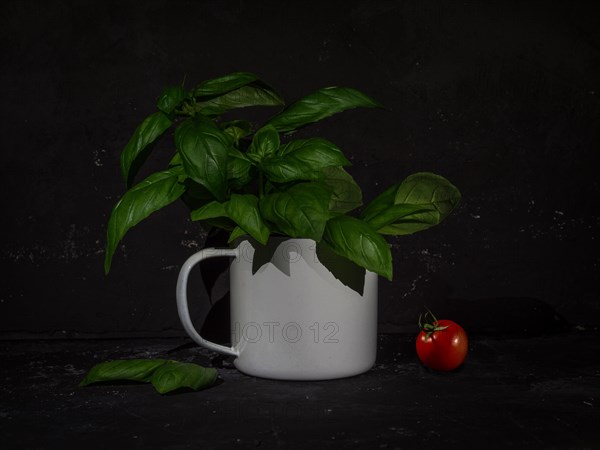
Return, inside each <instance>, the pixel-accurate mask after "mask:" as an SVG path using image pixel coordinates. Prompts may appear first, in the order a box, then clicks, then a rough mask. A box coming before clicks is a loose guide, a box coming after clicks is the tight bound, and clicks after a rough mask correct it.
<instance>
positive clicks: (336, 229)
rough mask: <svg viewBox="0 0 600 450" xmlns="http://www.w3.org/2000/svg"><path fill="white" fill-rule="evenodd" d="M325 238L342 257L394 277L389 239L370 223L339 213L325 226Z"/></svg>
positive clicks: (386, 276)
mask: <svg viewBox="0 0 600 450" xmlns="http://www.w3.org/2000/svg"><path fill="white" fill-rule="evenodd" d="M323 240H324V241H325V242H326V243H327V244H329V246H330V247H331V249H332V250H333V251H334V252H336V253H337V254H338V255H340V256H344V257H346V258H348V259H349V260H350V261H352V262H354V263H355V264H357V265H359V266H361V267H364V268H365V269H367V270H370V271H371V272H375V273H377V274H379V275H382V276H384V277H385V278H387V279H388V280H390V281H391V279H392V252H391V250H390V247H389V245H388V243H387V242H386V241H385V239H384V238H383V237H382V236H381V235H380V234H379V233H377V231H376V230H374V229H373V228H372V227H371V226H370V225H369V224H367V223H366V222H364V221H362V220H360V219H356V218H354V217H349V216H344V215H342V216H337V217H334V218H332V219H330V220H329V221H328V222H327V225H326V226H325V232H324V234H323Z"/></svg>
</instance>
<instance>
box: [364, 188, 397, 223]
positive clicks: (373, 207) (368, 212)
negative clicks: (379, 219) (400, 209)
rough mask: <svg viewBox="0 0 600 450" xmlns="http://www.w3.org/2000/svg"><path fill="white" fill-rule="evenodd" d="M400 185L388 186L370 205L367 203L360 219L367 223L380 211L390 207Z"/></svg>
mask: <svg viewBox="0 0 600 450" xmlns="http://www.w3.org/2000/svg"><path fill="white" fill-rule="evenodd" d="M400 184H401V183H397V184H394V185H393V186H390V187H389V188H388V189H386V190H385V191H384V192H382V193H381V194H379V195H378V196H377V197H375V198H374V199H373V200H372V201H371V203H369V204H368V205H367V207H366V208H365V209H363V211H362V213H361V215H360V217H361V218H362V219H364V220H365V221H366V222H368V221H369V220H371V219H372V218H373V217H375V216H376V215H378V214H380V213H381V212H382V211H385V210H386V209H388V208H389V207H391V206H392V205H393V204H394V200H395V199H396V192H397V191H398V188H399V187H400Z"/></svg>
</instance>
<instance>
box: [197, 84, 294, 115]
mask: <svg viewBox="0 0 600 450" xmlns="http://www.w3.org/2000/svg"><path fill="white" fill-rule="evenodd" d="M283 104H284V101H283V99H282V98H281V97H280V96H279V94H277V92H275V91H274V90H273V89H272V88H270V87H269V86H267V85H265V84H263V83H253V84H252V85H248V86H244V87H241V88H239V89H236V90H235V91H231V92H228V93H227V94H224V95H222V96H220V97H215V98H213V99H211V100H207V101H203V102H198V103H196V104H195V105H194V110H195V111H196V112H199V113H201V114H204V115H206V116H219V115H221V114H223V113H225V112H227V111H229V110H231V109H236V108H246V107H248V106H281V105H283Z"/></svg>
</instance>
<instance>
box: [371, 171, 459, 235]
mask: <svg viewBox="0 0 600 450" xmlns="http://www.w3.org/2000/svg"><path fill="white" fill-rule="evenodd" d="M460 197H461V196H460V192H459V191H458V189H457V188H456V187H455V186H454V185H452V184H451V183H450V182H449V181H448V180H446V179H445V178H444V177H442V176H439V175H436V174H433V173H429V172H419V173H415V174H413V175H410V176H408V177H407V178H406V179H405V180H404V181H403V182H402V183H399V184H396V185H394V186H392V187H391V188H389V189H388V190H386V191H385V192H384V193H382V194H381V195H379V196H378V197H376V198H375V199H374V200H373V201H372V202H371V203H370V204H369V206H368V207H367V208H366V209H365V210H364V211H363V213H362V215H361V216H362V218H363V219H364V220H365V221H367V222H369V223H371V224H373V225H375V226H378V227H379V228H378V231H379V232H380V233H383V234H390V235H405V234H412V233H415V232H417V231H422V230H426V229H427V228H431V227H432V226H435V225H438V224H439V223H440V222H441V221H442V220H444V219H445V218H446V217H447V216H448V214H450V212H451V211H452V210H453V209H454V208H455V207H456V205H457V204H458V203H459V201H460ZM402 205H404V206H402ZM419 207H420V208H421V209H422V211H419V210H418V208H419ZM405 208H417V209H416V210H415V211H413V212H412V213H410V214H404V212H406V211H407V209H405ZM394 214H399V216H398V218H397V219H396V220H393V221H392V222H390V219H391V217H392V216H393V215H394Z"/></svg>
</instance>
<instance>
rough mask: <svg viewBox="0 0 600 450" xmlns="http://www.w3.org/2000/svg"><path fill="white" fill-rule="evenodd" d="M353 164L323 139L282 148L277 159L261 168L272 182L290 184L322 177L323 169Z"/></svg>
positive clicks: (296, 143) (264, 162)
mask: <svg viewBox="0 0 600 450" xmlns="http://www.w3.org/2000/svg"><path fill="white" fill-rule="evenodd" d="M345 165H350V161H348V160H347V159H346V157H345V156H344V154H343V153H342V152H341V150H340V149H339V148H338V147H337V146H336V145H335V144H333V143H332V142H329V141H327V140H325V139H321V138H312V139H299V140H296V141H291V142H289V143H287V144H285V145H283V146H281V147H280V148H279V151H278V152H277V156H275V157H272V158H269V159H267V160H265V161H263V162H262V164H261V168H262V170H263V171H264V172H265V174H266V175H267V178H269V180H271V181H274V182H276V183H287V182H288V181H294V180H318V179H320V178H323V173H322V171H321V169H324V168H326V167H332V166H345Z"/></svg>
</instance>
